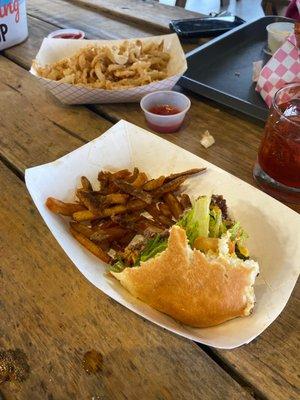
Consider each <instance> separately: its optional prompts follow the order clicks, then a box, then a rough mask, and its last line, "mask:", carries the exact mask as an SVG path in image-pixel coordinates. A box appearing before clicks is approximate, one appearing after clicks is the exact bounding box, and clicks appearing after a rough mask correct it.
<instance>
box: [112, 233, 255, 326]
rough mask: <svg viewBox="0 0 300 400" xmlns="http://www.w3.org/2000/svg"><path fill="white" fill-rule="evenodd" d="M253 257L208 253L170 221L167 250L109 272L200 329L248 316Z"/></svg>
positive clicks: (137, 294) (154, 304) (135, 293)
mask: <svg viewBox="0 0 300 400" xmlns="http://www.w3.org/2000/svg"><path fill="white" fill-rule="evenodd" d="M258 270H259V268H258V264H257V263H256V262H255V261H251V260H249V261H242V260H240V259H234V262H233V263H231V262H230V259H229V258H228V259H226V258H224V257H222V258H221V257H216V258H212V257H210V258H208V257H206V256H205V255H204V254H202V253H201V252H200V251H199V250H192V249H191V248H190V246H189V245H188V242H187V237H186V233H185V230H184V229H182V228H180V227H178V226H173V227H172V228H171V231H170V237H169V241H168V247H167V249H166V250H165V251H164V252H162V253H160V254H159V255H157V256H156V257H154V258H152V259H150V260H148V261H146V262H143V263H141V265H140V266H139V267H133V268H125V269H124V270H123V271H122V272H119V273H116V272H111V273H112V274H113V275H114V277H115V278H117V279H118V280H119V281H120V282H121V284H122V285H123V286H124V287H125V288H126V289H127V290H128V291H129V292H130V293H131V294H132V295H133V296H134V297H137V298H139V299H141V300H142V301H144V302H145V303H147V304H148V305H150V306H151V307H153V308H155V309H156V310H159V311H162V312H163V313H165V314H168V315H170V316H172V317H173V318H174V319H176V320H178V321H180V322H183V323H184V324H187V325H191V326H194V327H199V328H204V327H209V326H213V325H218V324H221V323H222V322H225V321H228V320H230V319H232V318H235V317H243V316H247V315H249V314H250V313H251V311H252V309H253V307H254V301H255V297H254V289H253V284H254V281H255V277H256V275H257V274H258Z"/></svg>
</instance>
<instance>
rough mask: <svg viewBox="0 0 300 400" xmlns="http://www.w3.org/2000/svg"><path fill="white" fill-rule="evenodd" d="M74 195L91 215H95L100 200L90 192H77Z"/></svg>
mask: <svg viewBox="0 0 300 400" xmlns="http://www.w3.org/2000/svg"><path fill="white" fill-rule="evenodd" d="M76 195H77V197H78V199H79V201H80V202H81V203H82V204H83V205H85V207H86V208H87V209H88V210H90V211H91V212H92V213H94V214H96V213H97V212H98V210H99V209H100V207H101V200H100V199H99V197H98V196H95V195H93V193H91V192H85V191H82V190H77V191H76Z"/></svg>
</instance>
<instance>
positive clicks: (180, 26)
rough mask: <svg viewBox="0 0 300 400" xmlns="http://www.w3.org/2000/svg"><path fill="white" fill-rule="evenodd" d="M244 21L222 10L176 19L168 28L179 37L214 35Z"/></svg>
mask: <svg viewBox="0 0 300 400" xmlns="http://www.w3.org/2000/svg"><path fill="white" fill-rule="evenodd" d="M244 22H245V21H244V20H243V19H241V18H239V17H236V16H234V15H231V14H230V13H228V12H223V13H220V14H217V15H215V16H208V17H203V18H191V19H177V20H173V21H171V22H170V25H169V26H170V28H171V29H172V30H173V31H174V32H176V33H177V35H178V36H179V37H181V38H193V37H214V36H218V35H221V34H222V33H225V32H227V31H229V30H230V29H233V28H235V27H237V26H239V25H241V24H243V23H244Z"/></svg>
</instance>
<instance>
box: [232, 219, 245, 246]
mask: <svg viewBox="0 0 300 400" xmlns="http://www.w3.org/2000/svg"><path fill="white" fill-rule="evenodd" d="M228 232H229V233H230V240H232V241H234V242H236V243H237V244H239V245H243V243H244V242H245V240H246V239H247V238H248V234H247V232H246V231H245V230H244V229H243V228H242V227H241V224H240V223H239V222H236V223H235V224H234V225H233V227H232V228H230V229H228Z"/></svg>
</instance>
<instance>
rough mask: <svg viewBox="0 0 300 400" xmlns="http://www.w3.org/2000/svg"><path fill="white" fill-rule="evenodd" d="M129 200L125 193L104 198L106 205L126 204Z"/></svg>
mask: <svg viewBox="0 0 300 400" xmlns="http://www.w3.org/2000/svg"><path fill="white" fill-rule="evenodd" d="M128 198H129V195H128V194H125V193H111V194H108V195H106V196H105V197H104V199H103V201H104V204H125V203H126V202H127V200H128Z"/></svg>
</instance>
